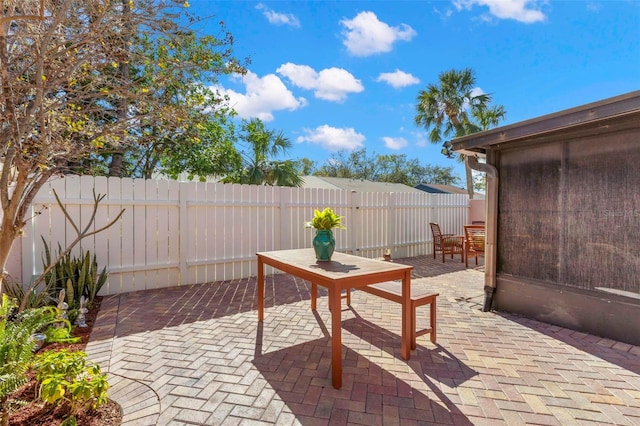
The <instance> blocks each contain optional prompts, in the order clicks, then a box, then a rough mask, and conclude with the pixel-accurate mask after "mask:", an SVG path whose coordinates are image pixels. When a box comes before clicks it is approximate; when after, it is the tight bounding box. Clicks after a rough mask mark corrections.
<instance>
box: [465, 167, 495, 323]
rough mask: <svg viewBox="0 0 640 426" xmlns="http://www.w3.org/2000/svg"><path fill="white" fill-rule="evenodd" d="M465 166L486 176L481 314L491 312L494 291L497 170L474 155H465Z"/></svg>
mask: <svg viewBox="0 0 640 426" xmlns="http://www.w3.org/2000/svg"><path fill="white" fill-rule="evenodd" d="M465 161H466V163H467V165H468V166H469V167H470V168H471V169H473V170H476V171H479V172H484V173H486V174H487V198H486V204H485V211H486V225H485V226H486V235H485V255H484V305H483V306H482V311H483V312H488V311H490V310H491V306H492V304H493V295H494V293H495V291H496V261H497V249H496V248H497V244H496V242H497V241H496V240H497V235H498V169H496V168H495V166H493V165H491V164H486V163H480V162H479V161H478V157H477V156H475V155H465Z"/></svg>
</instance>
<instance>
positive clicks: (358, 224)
mask: <svg viewBox="0 0 640 426" xmlns="http://www.w3.org/2000/svg"><path fill="white" fill-rule="evenodd" d="M53 188H55V189H56V191H57V193H58V194H59V196H60V198H61V200H62V202H63V204H64V205H65V207H66V209H67V211H68V212H69V214H70V215H71V216H72V217H73V219H74V221H76V223H77V224H78V225H79V226H80V228H83V227H84V226H86V225H87V223H88V220H89V218H90V214H91V211H92V205H93V190H94V189H95V191H96V193H98V194H105V195H106V198H105V199H104V200H103V201H102V203H100V205H99V208H98V211H97V214H96V220H95V223H94V225H93V229H96V228H100V227H102V226H104V225H105V224H106V223H108V222H109V221H110V220H113V218H115V217H116V216H117V214H118V213H119V212H120V210H121V209H123V208H124V209H125V213H124V214H123V216H122V218H121V219H120V220H119V221H118V222H117V223H116V224H115V225H114V226H113V227H111V228H109V229H108V230H106V231H103V232H102V233H100V234H98V235H95V236H93V237H91V238H87V239H86V240H84V241H83V242H82V245H81V247H78V248H77V249H76V250H75V251H74V254H75V255H78V254H79V253H81V252H82V251H86V250H90V251H91V252H92V253H94V254H95V255H96V257H97V260H98V264H99V265H100V267H103V266H107V269H108V271H109V280H108V284H107V285H106V286H105V287H104V288H103V290H102V292H101V294H116V293H121V292H128V291H136V290H143V289H152V288H162V287H167V286H175V285H185V284H194V283H203V282H211V281H221V280H230V279H239V278H244V277H248V276H253V275H255V274H256V273H257V269H256V268H257V266H256V263H257V262H256V258H255V253H256V252H258V251H270V250H281V249H291V248H300V247H311V245H312V239H313V237H314V234H315V232H314V230H313V229H305V228H304V222H307V221H309V220H311V218H312V217H313V210H314V209H322V208H324V207H327V206H329V207H331V208H333V209H334V211H335V212H336V213H337V214H339V215H341V216H344V222H343V223H344V225H345V226H346V229H341V230H336V231H335V232H334V235H335V238H336V249H337V250H339V251H343V252H348V253H354V254H357V255H361V256H365V257H382V256H383V254H384V252H385V250H386V249H389V250H391V254H392V257H394V258H399V257H407V256H419V255H425V254H431V252H432V238H431V232H430V230H429V222H438V223H439V224H440V226H441V228H442V231H443V232H446V233H454V234H459V235H461V234H462V231H463V225H464V224H466V223H468V220H469V219H468V218H469V201H468V198H467V196H466V195H450V194H427V193H424V194H421V193H360V192H355V191H354V192H351V191H341V190H330V189H302V188H281V187H267V186H247V185H223V184H216V183H201V182H188V183H178V182H175V181H162V180H159V181H154V180H148V181H145V180H139V179H137V180H132V179H127V178H125V179H118V178H104V177H99V178H95V179H94V178H92V177H76V176H68V177H65V178H64V179H53V180H51V181H50V182H49V183H48V184H47V185H46V186H45V187H44V188H43V189H42V190H41V191H40V193H39V194H38V196H37V197H36V199H35V200H34V204H33V206H32V212H33V213H34V214H35V212H38V211H40V210H42V208H43V207H47V208H46V209H45V210H43V211H42V214H39V215H35V216H34V218H33V220H32V221H31V222H30V223H29V225H28V227H27V229H26V231H27V233H26V234H27V235H26V237H25V238H23V240H22V246H23V250H22V265H23V272H22V275H23V281H25V284H26V283H27V282H28V278H29V277H32V276H35V275H37V274H38V273H39V272H41V271H42V260H41V258H42V253H43V244H42V240H41V236H42V238H44V240H45V241H46V242H47V244H48V245H49V247H50V248H52V251H53V252H57V247H58V243H59V244H60V245H61V246H62V247H65V246H66V245H67V244H69V243H70V242H71V241H72V240H73V239H75V237H76V236H77V235H76V233H75V231H74V230H73V229H72V227H71V226H70V224H69V223H68V222H67V221H66V220H65V218H64V215H63V213H62V211H61V209H60V208H59V207H58V206H57V204H56V202H55V198H54V197H53V193H52V189H53ZM25 277H26V278H25Z"/></svg>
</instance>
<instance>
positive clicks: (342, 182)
mask: <svg viewBox="0 0 640 426" xmlns="http://www.w3.org/2000/svg"><path fill="white" fill-rule="evenodd" d="M302 179H303V180H304V183H303V184H302V188H320V189H342V190H345V191H357V192H422V191H420V190H419V189H416V188H413V187H411V186H408V185H404V184H402V183H388V182H372V181H370V180H366V179H347V178H336V177H325V176H303V177H302Z"/></svg>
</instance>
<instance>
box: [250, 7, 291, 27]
mask: <svg viewBox="0 0 640 426" xmlns="http://www.w3.org/2000/svg"><path fill="white" fill-rule="evenodd" d="M256 9H258V10H262V14H263V15H264V16H265V18H267V20H268V21H269V23H270V24H275V25H289V26H291V27H296V28H299V27H300V21H299V20H298V18H297V17H296V16H295V15H293V14H291V13H290V14H284V13H278V12H276V11H274V10H273V9H270V8H269V7H267V6H266V5H264V4H262V3H258V4H257V5H256Z"/></svg>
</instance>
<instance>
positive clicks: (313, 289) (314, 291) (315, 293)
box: [311, 283, 318, 311]
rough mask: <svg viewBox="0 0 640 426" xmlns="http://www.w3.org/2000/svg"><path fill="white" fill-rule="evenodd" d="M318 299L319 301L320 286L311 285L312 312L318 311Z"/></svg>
mask: <svg viewBox="0 0 640 426" xmlns="http://www.w3.org/2000/svg"><path fill="white" fill-rule="evenodd" d="M317 299H318V284H316V283H311V310H312V311H315V310H316V305H317Z"/></svg>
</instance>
